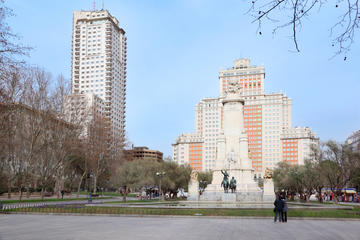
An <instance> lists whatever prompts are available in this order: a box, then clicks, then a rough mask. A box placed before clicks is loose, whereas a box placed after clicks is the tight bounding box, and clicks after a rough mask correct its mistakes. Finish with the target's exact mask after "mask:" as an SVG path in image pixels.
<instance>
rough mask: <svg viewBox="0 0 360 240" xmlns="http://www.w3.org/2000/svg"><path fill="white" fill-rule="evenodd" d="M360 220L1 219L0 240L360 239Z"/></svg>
mask: <svg viewBox="0 0 360 240" xmlns="http://www.w3.org/2000/svg"><path fill="white" fill-rule="evenodd" d="M359 229H360V221H337V220H292V219H289V222H288V223H274V222H273V221H272V219H246V218H210V217H107V216H59V215H18V214H9V215H0V240H12V239H14V240H29V239H36V240H42V239H46V240H48V239H54V240H57V239H61V240H70V239H76V240H82V239H84V240H85V239H86V240H91V239H100V240H107V239H126V240H127V239H129V240H138V239H152V240H156V239H171V240H180V239H181V240H184V239H186V240H192V239H199V240H202V239H204V240H205V239H206V240H215V239H216V240H218V239H221V240H226V239H231V240H239V239H240V240H241V239H244V240H255V239H256V240H258V239H266V240H270V239H276V240H279V239H292V240H297V239H309V240H310V239H311V240H314V239H326V240H332V239H336V240H340V239H346V240H351V239H354V240H355V239H356V240H358V239H359V236H360V235H359V233H360V232H359Z"/></svg>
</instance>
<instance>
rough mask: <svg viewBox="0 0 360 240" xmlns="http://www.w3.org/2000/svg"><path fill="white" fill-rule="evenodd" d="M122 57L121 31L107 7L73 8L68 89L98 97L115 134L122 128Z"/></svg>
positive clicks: (123, 89) (124, 54) (124, 83)
mask: <svg viewBox="0 0 360 240" xmlns="http://www.w3.org/2000/svg"><path fill="white" fill-rule="evenodd" d="M126 56H127V44H126V36H125V31H124V30H123V29H122V28H121V27H120V24H119V21H118V20H117V19H116V18H115V17H113V16H112V15H111V14H110V13H109V12H108V11H107V10H99V11H74V14H73V39H72V73H71V79H72V80H71V92H72V94H75V95H76V94H95V95H97V96H98V97H99V98H101V99H102V100H103V102H104V109H103V111H104V116H105V117H106V118H107V119H108V120H109V121H110V123H111V130H112V134H113V135H118V136H122V135H123V134H124V130H125V104H126Z"/></svg>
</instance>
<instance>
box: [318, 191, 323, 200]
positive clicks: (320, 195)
mask: <svg viewBox="0 0 360 240" xmlns="http://www.w3.org/2000/svg"><path fill="white" fill-rule="evenodd" d="M317 193H318V196H319V197H318V200H319V203H323V197H322V192H321V188H319V189H318V191H317Z"/></svg>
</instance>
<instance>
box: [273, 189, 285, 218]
mask: <svg viewBox="0 0 360 240" xmlns="http://www.w3.org/2000/svg"><path fill="white" fill-rule="evenodd" d="M274 206H275V208H274V213H275V216H274V222H276V221H277V217H278V216H279V222H281V220H282V211H283V208H284V202H283V201H282V200H281V199H280V196H279V195H276V200H275V202H274Z"/></svg>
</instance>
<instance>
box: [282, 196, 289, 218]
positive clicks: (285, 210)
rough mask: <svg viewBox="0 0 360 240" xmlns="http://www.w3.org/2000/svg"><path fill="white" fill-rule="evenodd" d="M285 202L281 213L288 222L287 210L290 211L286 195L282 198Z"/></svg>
mask: <svg viewBox="0 0 360 240" xmlns="http://www.w3.org/2000/svg"><path fill="white" fill-rule="evenodd" d="M282 202H283V210H282V215H281V219H282V221H283V222H287V211H288V206H287V203H286V197H284V198H283V199H282Z"/></svg>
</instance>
